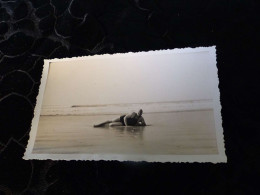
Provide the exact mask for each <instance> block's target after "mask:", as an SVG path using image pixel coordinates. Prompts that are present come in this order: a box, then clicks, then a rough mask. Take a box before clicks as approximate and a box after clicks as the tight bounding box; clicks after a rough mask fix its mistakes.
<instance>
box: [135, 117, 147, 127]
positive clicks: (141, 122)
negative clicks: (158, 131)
mask: <svg viewBox="0 0 260 195" xmlns="http://www.w3.org/2000/svg"><path fill="white" fill-rule="evenodd" d="M137 124H138V125H140V126H146V123H145V121H144V118H143V117H142V116H141V117H140V118H139V120H138V122H137Z"/></svg>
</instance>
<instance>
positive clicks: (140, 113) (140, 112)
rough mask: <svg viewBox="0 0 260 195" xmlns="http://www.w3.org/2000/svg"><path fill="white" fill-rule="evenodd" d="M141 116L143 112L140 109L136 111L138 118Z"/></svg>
mask: <svg viewBox="0 0 260 195" xmlns="http://www.w3.org/2000/svg"><path fill="white" fill-rule="evenodd" d="M142 114H143V110H142V109H140V110H139V111H138V114H137V115H138V116H139V117H140V116H142Z"/></svg>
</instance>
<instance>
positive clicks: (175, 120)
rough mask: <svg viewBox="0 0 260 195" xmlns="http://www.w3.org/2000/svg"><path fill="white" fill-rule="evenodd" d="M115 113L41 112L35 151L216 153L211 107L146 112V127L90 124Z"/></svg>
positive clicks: (110, 116)
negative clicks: (69, 113) (52, 113)
mask: <svg viewBox="0 0 260 195" xmlns="http://www.w3.org/2000/svg"><path fill="white" fill-rule="evenodd" d="M117 116H118V115H95V116H41V117H40V121H39V129H38V133H37V136H36V141H35V144H34V148H33V153H38V154H44V153H49V154H73V153H79V154H106V153H111V154H148V155H149V154H175V155H179V154H180V155H188V154H194V155H195V154H216V153H217V152H218V151H217V144H216V135H215V127H214V116H213V110H204V111H185V112H171V113H151V114H145V113H144V115H143V116H144V118H145V120H146V123H147V124H149V125H151V126H146V127H103V128H93V124H95V123H99V122H102V121H104V120H108V119H113V118H115V117H117Z"/></svg>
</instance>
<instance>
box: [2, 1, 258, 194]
mask: <svg viewBox="0 0 260 195" xmlns="http://www.w3.org/2000/svg"><path fill="white" fill-rule="evenodd" d="M259 13H260V5H259V2H258V1H253V0H247V1H239V0H229V1H224V0H220V1H216V0H197V1H184V0H172V1H171V0H153V1H152V0H151V1H148V0H146V1H145V0H110V1H109V0H103V1H102V0H95V1H93V0H92V1H91V0H88V1H84V0H64V1H58V0H30V1H26V0H17V1H12V0H2V1H0V193H6V194H11V193H13V194H22V193H23V194H45V193H46V194H115V193H120V194H121V193H125V194H137V193H145V194H147V193H151V192H153V193H158V194H159V193H160V194H164V193H165V192H172V193H176V194H182V193H191V194H194V193H195V192H198V193H200V194H228V193H232V194H257V190H258V189H259V186H258V183H259V179H257V177H258V176H259V174H260V169H259V160H260V158H259V157H260V142H259V138H260V128H259V126H260V121H259V118H260V114H259V99H260V97H259V83H260V77H259V73H260V72H259V68H258V67H259V51H260V49H259V45H258V44H259V37H260V36H259V34H260V32H259V23H260V22H259V21H260V20H259ZM211 45H217V60H218V70H219V72H218V73H219V79H220V85H219V87H220V92H221V104H222V117H223V127H224V135H225V142H226V154H227V157H228V163H227V164H217V165H213V164H209V163H205V164H198V163H194V164H187V163H182V164H178V163H172V164H171V163H166V164H162V163H145V162H143V163H132V162H124V163H119V162H104V161H100V162H76V161H70V162H64V161H35V160H32V161H25V160H22V156H23V153H24V151H25V147H26V145H27V141H28V138H29V136H28V133H29V130H30V125H31V119H32V117H33V109H34V106H35V101H36V96H37V93H38V89H39V84H40V83H39V82H40V78H41V71H42V67H43V59H45V58H63V57H72V56H86V55H94V54H103V53H118V52H120V53H121V52H130V51H132V52H137V51H148V50H158V49H168V48H183V47H196V46H211Z"/></svg>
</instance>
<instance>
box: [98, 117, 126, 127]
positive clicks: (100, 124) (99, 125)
mask: <svg viewBox="0 0 260 195" xmlns="http://www.w3.org/2000/svg"><path fill="white" fill-rule="evenodd" d="M112 122H120V118H115V119H114V120H112V121H105V122H103V123H99V124H97V125H94V127H102V126H104V125H106V124H108V123H112ZM121 125H122V123H121Z"/></svg>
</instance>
